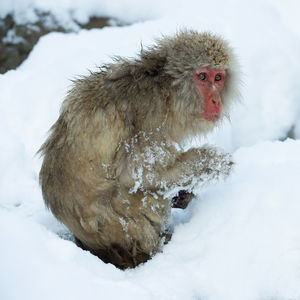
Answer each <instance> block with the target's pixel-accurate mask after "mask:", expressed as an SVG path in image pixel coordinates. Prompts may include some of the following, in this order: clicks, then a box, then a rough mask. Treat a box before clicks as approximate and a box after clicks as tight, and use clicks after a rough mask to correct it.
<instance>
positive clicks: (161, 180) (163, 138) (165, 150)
mask: <svg viewBox="0 0 300 300" xmlns="http://www.w3.org/2000/svg"><path fill="white" fill-rule="evenodd" d="M238 78H239V67H238V63H237V61H236V58H235V56H234V54H233V51H232V49H231V48H230V47H229V46H228V44H227V42H226V41H224V40H223V39H222V38H220V37H217V36H215V35H212V34H210V33H202V34H200V33H198V32H196V31H188V30H184V31H181V32H178V33H177V34H176V35H175V36H172V37H163V38H161V39H159V40H157V42H156V44H155V45H154V46H152V47H149V48H147V49H142V50H141V53H140V55H139V57H138V58H136V59H125V58H121V57H117V58H115V61H114V62H113V63H110V64H106V65H104V66H102V67H101V68H100V69H99V71H98V72H92V73H91V74H90V75H89V76H86V77H81V78H80V79H78V80H76V81H75V82H74V86H73V88H72V89H71V90H70V91H69V93H68V95H67V97H66V99H65V101H64V102H63V105H62V108H61V112H60V116H59V118H58V120H57V121H56V123H55V124H54V125H53V126H52V128H51V133H50V136H49V137H48V139H47V140H46V142H45V143H44V144H43V145H42V147H41V149H40V152H41V153H42V155H43V156H44V159H43V164H42V168H41V171H40V183H41V187H42V192H43V197H44V200H45V203H46V205H47V206H48V207H49V208H50V209H51V211H52V212H53V214H54V215H55V216H56V217H57V218H58V219H59V220H60V221H61V222H63V223H64V224H65V225H66V226H67V227H68V228H69V229H70V230H71V232H72V233H73V234H74V236H75V239H76V241H77V244H78V245H80V246H81V247H82V248H83V249H86V250H89V251H91V252H92V253H93V254H95V255H97V256H98V257H100V258H101V259H102V260H103V261H104V262H107V263H112V264H114V265H115V266H117V267H118V268H121V269H126V268H130V267H135V266H137V265H138V264H140V263H142V262H145V261H147V260H148V259H149V258H151V257H152V256H153V255H154V254H155V253H156V252H157V251H160V249H161V247H162V245H163V244H164V243H165V242H166V239H167V238H166V236H168V233H166V232H168V226H169V224H170V212H171V207H172V206H173V207H180V208H185V207H186V205H187V203H188V201H189V200H190V199H191V198H192V192H193V189H194V187H195V186H196V185H199V184H200V185H201V184H205V183H207V182H208V183H209V182H215V181H216V180H218V179H219V178H224V177H226V176H228V175H229V173H230V170H231V168H232V165H233V162H232V160H231V156H230V154H228V153H224V152H222V151H220V150H218V149H216V148H214V147H212V146H203V147H201V148H192V149H189V150H188V151H185V152H184V151H183V148H182V142H183V141H184V140H185V139H186V138H189V137H193V136H196V135H200V136H201V135H205V134H206V133H208V132H209V131H210V130H211V129H213V128H214V127H216V126H217V125H218V124H219V123H220V122H221V120H222V119H223V118H224V116H226V117H229V108H230V105H231V103H232V102H233V99H235V98H236V96H237V86H238V84H237V83H238Z"/></svg>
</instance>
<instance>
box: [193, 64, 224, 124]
mask: <svg viewBox="0 0 300 300" xmlns="http://www.w3.org/2000/svg"><path fill="white" fill-rule="evenodd" d="M193 76H194V77H195V79H196V84H197V87H198V89H199V92H200V94H201V95H202V97H203V99H204V109H203V112H202V115H201V117H202V118H203V119H205V120H206V121H211V122H215V121H217V120H219V118H220V116H221V114H222V106H223V105H222V99H221V96H220V94H221V91H222V89H223V87H224V82H225V76H226V72H225V70H215V69H211V68H209V67H205V68H200V69H198V70H197V71H196V72H195V73H194V74H193Z"/></svg>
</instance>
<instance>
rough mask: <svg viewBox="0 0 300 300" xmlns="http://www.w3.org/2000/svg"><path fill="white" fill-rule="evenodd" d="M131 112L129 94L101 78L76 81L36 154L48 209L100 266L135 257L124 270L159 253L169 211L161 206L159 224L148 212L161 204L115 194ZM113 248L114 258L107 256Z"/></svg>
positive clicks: (94, 76)
mask: <svg viewBox="0 0 300 300" xmlns="http://www.w3.org/2000/svg"><path fill="white" fill-rule="evenodd" d="M120 95H123V97H120ZM130 109H131V106H130V105H129V104H128V98H127V94H126V93H120V92H119V91H116V90H114V89H113V88H111V85H110V82H109V81H107V80H106V79H105V76H103V74H101V73H95V74H92V75H90V76H89V77H85V78H82V79H79V80H77V81H76V82H75V86H74V87H73V89H72V90H71V91H70V92H69V94H68V96H67V98H66V99H65V101H64V103H63V105H62V109H61V113H60V116H59V118H58V120H57V122H56V123H55V124H54V125H53V126H52V128H51V134H50V136H49V138H48V139H47V140H46V142H45V143H44V145H43V146H42V147H41V150H40V151H41V152H42V153H43V155H44V161H43V164H42V168H41V171H40V183H41V186H42V192H43V197H44V200H45V203H46V205H47V206H48V207H49V208H50V209H51V211H52V212H53V213H54V215H55V216H56V217H57V218H58V219H59V220H60V221H62V222H63V223H64V224H65V225H66V226H67V227H68V228H69V229H70V230H71V231H72V232H73V234H74V235H75V237H76V238H77V239H79V240H80V241H81V243H82V246H83V245H84V246H83V248H86V249H89V250H91V251H92V252H94V253H95V254H97V255H99V256H101V258H102V259H103V260H104V261H105V257H106V256H107V255H108V256H109V257H107V261H115V264H117V265H118V264H119V263H118V262H117V261H116V260H118V256H119V255H120V253H119V252H120V251H121V252H122V251H123V252H124V253H125V252H126V251H127V252H128V251H129V252H132V251H133V252H135V255H132V253H131V254H130V253H129V252H128V253H129V254H127V256H128V257H129V258H128V259H129V262H128V263H127V266H134V265H135V262H134V261H132V260H131V257H133V256H134V257H137V256H140V259H139V262H141V261H146V260H147V259H148V258H149V255H150V253H151V251H156V249H157V248H158V247H159V240H160V239H159V234H160V231H161V228H162V227H163V226H164V221H165V220H164V216H166V215H167V214H168V208H167V203H166V205H165V207H164V208H162V210H161V212H160V215H161V217H160V216H159V215H158V214H157V213H153V212H152V211H151V209H150V208H149V205H150V204H151V206H153V205H156V206H157V207H159V206H160V204H161V201H166V200H162V199H160V198H159V199H158V198H157V197H156V199H155V197H153V196H151V195H145V194H143V193H141V192H137V193H135V194H132V195H130V194H128V190H129V187H120V184H119V182H118V180H117V179H116V172H117V171H118V170H117V169H118V167H119V164H122V163H124V162H121V161H120V160H122V159H123V157H122V153H121V154H120V155H119V156H118V151H119V148H120V147H122V146H124V145H123V144H122V143H123V142H124V141H126V140H127V139H128V137H129V136H130V135H132V130H133V129H132V118H131V115H132V112H131V111H130ZM141 199H144V200H143V201H141ZM146 237H147V238H146ZM137 243H138V244H137ZM114 248H115V249H117V250H115V251H113V252H115V253H117V254H114V253H111V252H110V251H112V250H111V249H114ZM120 249H121V250H120ZM107 251H108V252H107ZM107 253H109V254H107ZM124 253H123V256H124V257H126V253H125V254H124ZM120 266H121V263H120ZM124 266H126V263H125V265H124Z"/></svg>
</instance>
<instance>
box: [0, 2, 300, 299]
mask: <svg viewBox="0 0 300 300" xmlns="http://www.w3.org/2000/svg"><path fill="white" fill-rule="evenodd" d="M35 9H40V10H43V11H51V12H52V13H53V14H54V15H55V17H56V18H57V19H58V20H59V22H61V23H62V24H67V25H68V26H70V27H72V28H75V27H76V26H75V25H74V24H75V23H74V20H75V21H80V22H84V21H86V20H87V19H88V17H89V16H91V15H98V16H102V15H103V16H111V17H113V18H117V19H120V20H122V21H123V22H127V23H134V24H132V25H128V26H124V27H109V28H108V27H107V28H104V29H101V30H100V29H94V30H90V31H87V30H79V28H77V27H76V30H77V32H76V33H69V34H63V33H50V34H48V35H46V36H44V37H43V38H41V39H40V41H39V43H38V44H37V45H36V46H35V47H34V49H33V51H32V52H31V54H30V56H29V57H28V59H27V60H26V61H25V62H24V63H23V64H22V65H21V66H20V67H19V68H18V69H17V70H15V71H9V72H7V73H5V74H4V75H0V111H1V120H0V134H1V139H0V148H1V150H2V151H1V153H2V155H1V157H0V170H1V171H0V228H1V229H0V240H1V247H0V266H1V267H0V299H5V300H11V299H30V300H34V299H74V300H76V299H98V298H101V299H119V298H120V297H122V299H213V300H215V299H222V300H223V299H224V300H225V299H228V300H235V299H245V300H247V299H251V300H253V299H262V300H264V299H276V300H282V299H286V300H288V299H300V230H299V228H300V226H299V225H300V221H299V211H300V201H299V200H300V198H299V196H298V185H299V178H300V140H299V138H300V90H299V78H300V59H299V53H300V29H299V28H300V21H299V17H298V12H299V9H300V4H299V2H298V1H295V0H294V1H292V0H289V1H283V0H282V1H280V0H276V1H269V0H263V1H259V0H253V1H251V2H250V1H249V2H243V1H237V0H228V1H220V0H216V1H212V2H203V1H193V0H187V1H184V2H182V1H178V0H173V1H169V0H168V1H157V0H152V1H134V0H125V1H117V0H114V1H101V2H100V1H96V0H90V1H83V0H77V1H75V0H73V1H67V0H64V1H46V0H44V1H41V0H15V1H2V2H1V3H0V15H1V16H4V15H6V14H7V13H9V12H14V13H15V15H16V17H17V18H18V20H19V22H21V21H34V20H35V18H36V12H35V11H36V10H35ZM67 25H66V26H67ZM182 27H187V28H193V29H197V30H199V31H202V30H209V31H213V32H217V33H219V34H221V35H223V36H224V37H225V38H226V39H228V40H229V41H230V43H231V44H232V45H233V47H234V48H235V51H236V52H237V53H238V56H239V58H240V62H241V65H242V69H243V78H242V88H241V94H242V101H241V103H240V104H238V105H237V106H236V108H235V109H234V111H233V114H232V116H231V122H225V123H224V124H223V125H222V126H221V127H220V128H218V129H217V130H215V132H214V133H213V134H211V135H210V136H209V137H208V138H207V139H205V141H201V142H204V143H207V142H209V143H213V144H216V145H217V146H218V147H221V148H224V149H225V150H227V151H232V152H233V157H234V160H235V162H236V166H235V169H234V172H233V174H232V175H231V176H230V178H229V179H227V180H225V181H222V182H220V183H218V184H216V185H213V186H210V187H207V188H205V189H199V190H197V191H196V193H197V197H196V199H194V200H193V202H192V203H191V204H190V205H189V207H188V208H187V209H186V210H185V211H180V210H177V209H174V211H173V219H174V223H175V232H174V235H173V237H172V240H171V242H170V243H169V244H168V245H166V246H165V247H164V249H163V252H162V253H159V254H157V255H156V256H154V257H153V259H152V260H150V261H149V262H147V263H146V264H144V265H141V266H139V267H137V268H136V269H134V270H127V271H120V270H118V269H116V268H115V267H114V266H113V265H110V264H104V263H103V262H102V261H100V260H99V259H97V258H96V257H94V256H93V255H91V254H90V253H89V252H86V251H83V250H81V249H80V248H78V247H77V246H76V245H75V244H74V243H73V241H72V239H71V236H70V233H69V232H68V230H67V229H66V228H65V227H64V226H63V225H62V224H60V223H59V222H58V221H56V220H55V218H54V217H53V216H52V214H51V213H50V212H49V211H48V210H46V209H45V207H44V204H43V200H42V196H41V191H40V187H39V185H38V172H39V169H40V165H41V160H40V158H39V157H38V156H36V155H35V153H36V151H37V150H38V149H39V147H40V145H41V144H42V142H43V141H44V140H45V137H46V135H47V130H48V129H49V128H50V126H51V125H52V124H53V122H54V121H55V120H56V119H57V116H58V113H59V108H60V105H61V102H62V100H63V98H64V96H65V95H66V93H67V90H68V88H69V87H70V79H72V78H74V77H76V76H77V75H82V74H88V70H96V68H97V65H101V63H104V62H108V61H110V60H111V57H112V55H122V56H128V57H132V56H135V55H136V53H137V52H138V50H139V49H140V45H141V41H142V43H143V45H150V44H151V43H153V41H154V39H155V37H157V36H160V35H161V34H172V33H174V32H175V31H176V30H177V29H178V28H182ZM289 132H290V135H291V136H294V138H295V139H294V140H292V139H286V137H287V135H288V133H289ZM196 142H199V141H196ZM120 222H122V220H120Z"/></svg>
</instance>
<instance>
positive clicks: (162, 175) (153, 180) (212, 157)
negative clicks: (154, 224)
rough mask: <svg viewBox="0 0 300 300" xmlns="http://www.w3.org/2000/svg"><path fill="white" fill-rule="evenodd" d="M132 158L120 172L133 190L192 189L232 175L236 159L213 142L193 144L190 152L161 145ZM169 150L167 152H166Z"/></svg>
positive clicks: (121, 176)
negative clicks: (210, 144)
mask: <svg viewBox="0 0 300 300" xmlns="http://www.w3.org/2000/svg"><path fill="white" fill-rule="evenodd" d="M145 148H146V149H145V151H144V152H142V153H139V154H135V155H133V156H131V157H130V159H128V161H127V163H126V168H123V170H122V172H120V177H119V178H120V182H121V184H123V185H126V186H128V187H131V189H132V191H133V192H134V191H136V190H137V189H142V190H154V191H157V190H160V191H162V192H165V191H169V190H172V189H177V191H178V189H179V188H180V189H189V190H191V189H192V187H193V186H195V185H196V184H198V183H203V184H205V183H207V182H211V181H214V180H218V179H219V178H221V177H226V176H228V175H229V173H230V170H231V168H232V165H233V162H232V160H231V156H230V154H228V153H224V152H222V151H220V150H218V149H216V148H213V147H211V146H204V147H202V148H193V149H190V150H189V151H187V152H183V153H180V152H177V151H176V152H173V151H169V150H168V149H163V148H159V147H157V145H155V147H152V148H153V149H152V148H151V147H148V148H147V147H145ZM162 150H165V152H162Z"/></svg>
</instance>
